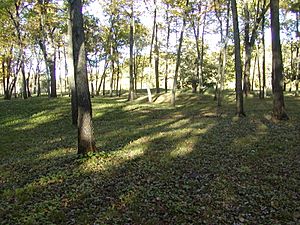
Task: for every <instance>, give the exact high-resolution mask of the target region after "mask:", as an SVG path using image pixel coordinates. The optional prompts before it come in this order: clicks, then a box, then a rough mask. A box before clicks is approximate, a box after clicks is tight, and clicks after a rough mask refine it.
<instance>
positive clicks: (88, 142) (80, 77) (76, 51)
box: [70, 0, 96, 155]
mask: <svg viewBox="0 0 300 225" xmlns="http://www.w3.org/2000/svg"><path fill="white" fill-rule="evenodd" d="M70 9H71V15H72V25H73V27H72V33H73V56H74V71H75V77H76V89H77V102H78V154H83V155H86V154H87V153H88V152H94V151H96V143H95V138H94V131H93V123H92V105H91V99H90V92H89V85H88V77H87V63H86V52H85V44H84V30H83V16H82V2H81V0H73V1H70Z"/></svg>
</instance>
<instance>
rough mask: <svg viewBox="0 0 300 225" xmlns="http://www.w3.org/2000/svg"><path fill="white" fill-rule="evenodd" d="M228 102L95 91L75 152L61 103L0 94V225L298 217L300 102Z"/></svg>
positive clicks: (294, 220)
mask: <svg viewBox="0 0 300 225" xmlns="http://www.w3.org/2000/svg"><path fill="white" fill-rule="evenodd" d="M233 97H234V96H233V95H232V93H228V95H227V96H226V98H225V101H226V102H225V103H224V106H223V107H221V108H217V107H216V106H215V105H216V102H214V101H213V100H212V99H213V97H211V96H209V95H205V96H201V97H199V96H197V95H193V94H190V93H182V94H180V95H179V96H178V104H177V107H175V108H172V107H170V106H169V104H167V103H164V102H167V100H168V96H167V95H161V96H159V97H158V99H157V102H159V100H161V101H160V102H161V103H160V104H158V103H153V104H147V103H145V100H143V99H142V100H140V101H139V100H137V101H136V102H135V103H128V102H126V101H125V99H124V98H95V99H93V114H94V131H95V136H96V140H97V147H98V149H99V153H97V154H92V155H90V156H89V157H87V158H83V159H80V158H78V157H77V154H76V144H77V143H76V140H77V137H76V135H77V130H76V128H74V127H73V126H72V125H71V119H70V114H71V113H70V103H69V102H70V100H69V99H68V98H59V99H54V100H53V99H52V100H49V99H47V98H31V99H28V100H21V99H17V100H12V101H4V100H0V224H154V225H156V224H299V223H300V194H299V187H300V169H299V168H300V99H299V98H295V97H292V96H286V106H287V111H288V114H289V116H290V120H289V121H286V122H273V121H272V120H271V117H270V114H271V109H272V101H271V99H266V100H259V99H257V98H256V97H249V98H247V99H246V100H245V111H246V114H247V117H246V118H243V119H238V118H236V117H235V116H234V100H233ZM164 98H165V99H164Z"/></svg>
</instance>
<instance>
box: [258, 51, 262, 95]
mask: <svg viewBox="0 0 300 225" xmlns="http://www.w3.org/2000/svg"><path fill="white" fill-rule="evenodd" d="M257 70H258V86H259V98H260V99H262V94H263V93H262V81H261V71H260V60H259V54H258V56H257Z"/></svg>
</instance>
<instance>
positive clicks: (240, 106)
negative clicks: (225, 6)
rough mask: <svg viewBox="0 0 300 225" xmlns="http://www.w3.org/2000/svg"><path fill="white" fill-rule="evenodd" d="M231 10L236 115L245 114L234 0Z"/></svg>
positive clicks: (237, 24) (238, 34)
mask: <svg viewBox="0 0 300 225" xmlns="http://www.w3.org/2000/svg"><path fill="white" fill-rule="evenodd" d="M231 10H232V19H233V35H234V46H235V47H234V55H235V91H236V115H237V116H239V117H242V116H245V113H244V99H243V91H242V62H241V44H240V33H239V22H238V14H237V7H236V0H231Z"/></svg>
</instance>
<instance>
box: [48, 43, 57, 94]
mask: <svg viewBox="0 0 300 225" xmlns="http://www.w3.org/2000/svg"><path fill="white" fill-rule="evenodd" d="M47 64H48V66H49V72H50V79H51V82H50V83H51V85H50V88H51V91H50V97H51V98H56V97H57V92H56V49H54V53H53V56H52V57H51V59H50V60H49V59H48V63H47Z"/></svg>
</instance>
